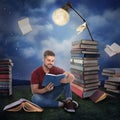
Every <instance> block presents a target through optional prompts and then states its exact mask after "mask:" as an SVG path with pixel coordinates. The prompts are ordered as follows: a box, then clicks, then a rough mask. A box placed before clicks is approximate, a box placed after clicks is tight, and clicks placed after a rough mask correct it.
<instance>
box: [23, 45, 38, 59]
mask: <svg viewBox="0 0 120 120" xmlns="http://www.w3.org/2000/svg"><path fill="white" fill-rule="evenodd" d="M21 52H22V54H23V55H24V57H25V58H30V57H33V56H34V55H35V54H36V52H35V49H33V48H32V47H29V48H23V49H22V50H21Z"/></svg>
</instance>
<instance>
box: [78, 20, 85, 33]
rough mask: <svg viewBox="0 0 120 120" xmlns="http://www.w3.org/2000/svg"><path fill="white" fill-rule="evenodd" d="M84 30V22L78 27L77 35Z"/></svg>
mask: <svg viewBox="0 0 120 120" xmlns="http://www.w3.org/2000/svg"><path fill="white" fill-rule="evenodd" d="M85 28H86V22H84V23H83V24H82V25H80V26H79V27H78V28H77V29H76V31H77V32H78V34H80V33H81V32H83V31H84V30H85Z"/></svg>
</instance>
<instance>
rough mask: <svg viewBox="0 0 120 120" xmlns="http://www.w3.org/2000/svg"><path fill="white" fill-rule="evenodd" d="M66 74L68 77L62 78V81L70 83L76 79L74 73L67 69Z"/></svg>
mask: <svg viewBox="0 0 120 120" xmlns="http://www.w3.org/2000/svg"><path fill="white" fill-rule="evenodd" d="M64 74H65V75H66V78H63V79H61V81H60V82H61V83H70V82H73V81H74V80H75V77H74V75H73V74H72V73H70V72H67V71H65V72H64Z"/></svg>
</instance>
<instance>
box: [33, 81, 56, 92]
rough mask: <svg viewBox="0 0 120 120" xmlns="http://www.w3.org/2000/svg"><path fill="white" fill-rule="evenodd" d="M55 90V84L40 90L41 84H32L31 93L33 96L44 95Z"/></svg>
mask: <svg viewBox="0 0 120 120" xmlns="http://www.w3.org/2000/svg"><path fill="white" fill-rule="evenodd" d="M53 88H54V86H53V83H49V84H48V85H47V86H46V87H44V88H41V89H40V88H39V84H31V91H32V93H33V94H43V93H46V92H49V91H51V90H53Z"/></svg>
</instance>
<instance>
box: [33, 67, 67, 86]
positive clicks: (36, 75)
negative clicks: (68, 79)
mask: <svg viewBox="0 0 120 120" xmlns="http://www.w3.org/2000/svg"><path fill="white" fill-rule="evenodd" d="M64 72H65V71H64V70H63V69H61V68H59V67H56V66H53V67H52V68H51V69H50V71H49V73H50V74H55V75H57V74H62V73H64ZM45 74H46V73H45V72H44V70H43V67H42V66H40V67H38V68H37V69H35V70H34V71H33V72H32V75H31V84H39V88H42V86H41V84H42V81H43V78H44V76H45Z"/></svg>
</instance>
